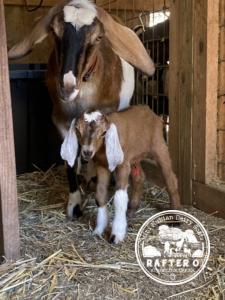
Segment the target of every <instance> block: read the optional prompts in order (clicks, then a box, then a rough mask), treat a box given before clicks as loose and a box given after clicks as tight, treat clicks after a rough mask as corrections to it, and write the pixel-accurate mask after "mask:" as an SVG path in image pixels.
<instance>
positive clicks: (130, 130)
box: [61, 105, 180, 243]
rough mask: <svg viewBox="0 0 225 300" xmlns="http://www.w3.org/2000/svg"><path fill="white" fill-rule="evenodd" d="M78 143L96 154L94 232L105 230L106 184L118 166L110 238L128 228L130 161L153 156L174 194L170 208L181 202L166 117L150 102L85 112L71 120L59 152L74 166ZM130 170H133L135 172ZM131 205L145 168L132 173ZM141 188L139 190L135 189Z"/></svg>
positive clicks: (85, 155) (89, 154)
mask: <svg viewBox="0 0 225 300" xmlns="http://www.w3.org/2000/svg"><path fill="white" fill-rule="evenodd" d="M78 144H80V146H81V155H82V156H83V158H84V159H85V160H90V159H93V160H94V162H95V165H96V169H97V177H98V183H97V192H96V198H97V204H98V206H99V208H98V216H97V225H96V228H95V230H94V233H95V234H98V235H102V233H103V232H104V230H105V228H106V226H107V223H108V217H107V206H106V204H107V190H108V185H109V180H110V174H111V172H113V171H115V179H116V193H115V195H114V206H115V216H114V220H113V223H112V233H111V241H112V242H114V243H119V242H121V241H123V239H124V237H125V234H126V227H127V221H126V212H127V208H128V194H127V188H128V181H129V175H130V173H131V169H132V166H134V165H136V164H139V163H140V161H141V160H143V159H144V158H146V157H150V158H151V159H152V160H154V161H155V162H156V163H157V164H158V165H159V167H160V168H161V171H162V174H163V177H164V179H165V182H166V185H167V189H168V192H169V195H170V199H171V208H172V209H178V208H179V207H180V198H179V193H178V186H177V178H176V176H175V174H174V172H173V170H172V166H171V160H170V155H169V151H168V148H167V146H166V143H165V141H164V138H163V124H162V120H161V119H160V118H159V117H158V116H157V115H156V114H154V113H153V111H151V109H150V108H149V107H148V106H144V105H143V106H142V105H138V106H132V107H130V108H128V109H126V110H124V111H121V112H115V113H111V114H108V115H103V114H102V113H100V112H99V111H95V112H92V113H84V114H83V115H82V116H81V117H80V118H79V119H77V120H76V121H75V120H73V122H72V124H71V126H70V130H69V132H68V134H67V135H66V138H65V140H64V142H63V144H62V147H61V156H62V158H63V159H64V160H66V161H67V162H68V164H69V165H70V166H73V164H74V161H75V159H76V156H77V151H78ZM131 175H132V174H131ZM133 179H134V180H132V182H131V184H132V187H133V190H132V195H131V200H130V202H129V208H130V210H131V211H134V210H135V209H137V207H138V205H139V200H140V197H141V193H140V191H141V189H140V185H142V184H143V180H141V174H136V175H135V176H133ZM137 191H138V192H137Z"/></svg>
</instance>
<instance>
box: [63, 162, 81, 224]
mask: <svg viewBox="0 0 225 300" xmlns="http://www.w3.org/2000/svg"><path fill="white" fill-rule="evenodd" d="M67 178H68V183H69V201H68V203H67V208H66V214H67V217H68V219H69V220H73V219H74V218H75V217H80V216H82V209H81V205H82V198H81V193H80V190H79V186H80V184H79V177H78V176H76V173H75V168H74V167H72V168H71V167H70V166H68V165H67Z"/></svg>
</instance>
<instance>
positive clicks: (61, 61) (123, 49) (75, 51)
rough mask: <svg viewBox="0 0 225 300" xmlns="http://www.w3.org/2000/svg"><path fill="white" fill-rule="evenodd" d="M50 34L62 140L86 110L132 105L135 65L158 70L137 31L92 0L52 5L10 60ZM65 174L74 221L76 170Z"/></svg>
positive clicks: (51, 79) (50, 78) (51, 78)
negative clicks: (136, 33) (123, 23)
mask: <svg viewBox="0 0 225 300" xmlns="http://www.w3.org/2000/svg"><path fill="white" fill-rule="evenodd" d="M49 34H51V35H52V36H53V38H54V42H55V46H54V49H53V51H52V53H51V55H50V58H49V62H48V68H47V75H46V82H47V86H48V90H49V93H50V96H51V99H52V102H53V113H52V119H53V122H54V124H55V126H56V127H57V129H58V131H59V133H60V135H61V137H62V139H64V138H65V136H66V134H67V132H68V130H69V126H70V124H71V121H72V120H73V118H78V117H79V116H80V115H81V114H82V113H83V112H85V111H91V110H101V111H103V112H105V113H106V112H107V113H108V112H113V111H117V110H121V109H124V108H126V107H128V106H129V103H130V100H131V97H132V95H133V90H134V70H133V67H132V66H131V65H133V66H134V67H136V68H138V69H140V70H142V71H143V72H144V73H146V74H148V75H152V74H153V73H154V70H155V68H154V63H153V62H152V60H151V58H150V57H149V55H148V53H147V52H146V50H145V48H144V46H143V45H142V43H141V42H140V40H139V39H138V37H137V36H136V35H135V33H134V32H133V31H132V30H130V29H129V28H127V27H126V26H123V25H121V24H119V23H118V22H116V21H115V20H114V19H113V18H112V17H111V16H110V15H109V14H108V13H107V12H106V11H105V10H104V9H102V8H100V7H98V6H95V5H94V4H93V3H92V2H91V1H89V0H72V1H67V0H63V1H61V2H59V3H58V4H57V5H55V6H54V7H52V8H51V9H50V10H49V12H48V13H47V14H46V15H45V16H44V17H42V18H40V19H39V20H38V21H37V22H36V24H35V25H34V26H33V28H32V30H31V32H29V33H28V35H27V36H26V37H25V38H24V39H23V40H22V41H21V42H19V43H17V44H16V45H15V46H13V47H12V48H11V49H10V50H9V54H8V55H9V58H10V59H15V58H19V57H22V56H24V55H26V54H27V53H29V52H30V51H31V50H32V49H33V48H34V47H35V45H36V44H38V43H40V42H42V41H43V40H44V39H45V38H46V37H47V36H48V35H49ZM130 64H131V65H130ZM76 165H77V163H76ZM67 174H68V181H69V187H70V196H69V201H68V205H67V216H68V217H69V218H70V219H72V218H73V217H74V215H75V216H79V215H80V213H81V212H80V206H81V204H82V203H81V202H82V201H81V194H80V191H79V185H80V184H79V182H77V181H76V177H75V173H74V168H70V167H68V170H67Z"/></svg>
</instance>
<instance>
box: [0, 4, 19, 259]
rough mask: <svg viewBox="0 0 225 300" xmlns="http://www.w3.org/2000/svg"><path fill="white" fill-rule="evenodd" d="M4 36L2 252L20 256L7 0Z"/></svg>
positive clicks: (0, 78)
mask: <svg viewBox="0 0 225 300" xmlns="http://www.w3.org/2000/svg"><path fill="white" fill-rule="evenodd" d="M0 37H1V43H0V213H1V222H0V238H1V240H0V251H1V252H0V255H4V256H6V258H8V259H16V258H18V257H19V255H20V251H19V245H20V243H19V220H18V203H17V189H16V168H15V151H14V137H13V124H12V109H11V97H10V87H9V72H8V57H7V46H6V31H5V15H4V5H3V0H0Z"/></svg>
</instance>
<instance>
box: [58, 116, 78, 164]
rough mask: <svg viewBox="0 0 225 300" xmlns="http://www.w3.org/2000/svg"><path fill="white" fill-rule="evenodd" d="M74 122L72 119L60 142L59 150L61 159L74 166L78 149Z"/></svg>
mask: <svg viewBox="0 0 225 300" xmlns="http://www.w3.org/2000/svg"><path fill="white" fill-rule="evenodd" d="M74 124H75V119H73V121H72V123H71V125H70V129H69V131H68V133H67V135H66V137H65V139H64V141H63V143H62V146H61V151H60V154H61V157H62V159H63V160H65V161H67V163H68V165H69V166H70V167H73V166H74V163H75V159H76V157H77V151H78V140H77V136H76V132H75V128H74Z"/></svg>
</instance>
